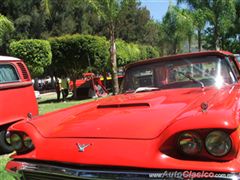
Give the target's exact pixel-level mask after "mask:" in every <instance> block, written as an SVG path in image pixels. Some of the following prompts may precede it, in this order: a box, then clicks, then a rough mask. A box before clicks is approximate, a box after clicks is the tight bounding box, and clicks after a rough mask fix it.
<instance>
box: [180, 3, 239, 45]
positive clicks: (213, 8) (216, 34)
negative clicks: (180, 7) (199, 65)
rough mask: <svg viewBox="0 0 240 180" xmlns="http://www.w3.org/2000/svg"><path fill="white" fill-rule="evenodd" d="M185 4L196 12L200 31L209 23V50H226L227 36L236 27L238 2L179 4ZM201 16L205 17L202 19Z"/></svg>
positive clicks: (207, 38)
mask: <svg viewBox="0 0 240 180" xmlns="http://www.w3.org/2000/svg"><path fill="white" fill-rule="evenodd" d="M182 2H185V3H187V4H188V6H189V8H190V9H191V10H193V11H195V13H196V15H195V21H198V22H197V26H198V30H200V29H202V27H203V26H205V22H206V21H207V22H208V23H209V26H208V28H207V29H206V30H207V34H206V35H207V36H206V39H205V40H206V42H207V44H206V45H205V47H206V48H208V49H225V43H226V41H227V34H228V32H229V30H230V29H231V28H232V27H233V26H234V22H235V17H236V0H214V1H212V0H205V1H196V0H178V3H182ZM201 15H203V16H202V17H201Z"/></svg>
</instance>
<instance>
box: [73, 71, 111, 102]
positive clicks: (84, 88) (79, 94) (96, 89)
mask: <svg viewBox="0 0 240 180" xmlns="http://www.w3.org/2000/svg"><path fill="white" fill-rule="evenodd" d="M69 86H70V91H73V81H70V83H69ZM107 95H108V90H107V89H106V88H105V86H104V85H103V83H102V81H101V80H100V78H99V77H96V76H95V75H94V73H83V78H82V79H78V80H76V98H77V99H88V98H97V97H105V96H107Z"/></svg>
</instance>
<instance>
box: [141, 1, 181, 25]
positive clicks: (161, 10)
mask: <svg viewBox="0 0 240 180" xmlns="http://www.w3.org/2000/svg"><path fill="white" fill-rule="evenodd" d="M170 1H171V2H172V4H173V5H176V3H177V0H140V2H141V5H142V6H143V7H144V6H146V7H147V9H148V10H149V11H150V13H151V17H152V18H153V19H154V20H157V21H162V18H163V16H164V15H165V14H166V12H167V9H168V5H169V3H170Z"/></svg>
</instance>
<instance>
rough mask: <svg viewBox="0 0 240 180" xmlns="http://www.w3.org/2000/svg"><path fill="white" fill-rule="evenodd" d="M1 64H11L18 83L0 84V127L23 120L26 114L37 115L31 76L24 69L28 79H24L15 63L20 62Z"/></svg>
mask: <svg viewBox="0 0 240 180" xmlns="http://www.w3.org/2000/svg"><path fill="white" fill-rule="evenodd" d="M0 63H1V64H6V63H7V64H11V65H13V66H14V67H15V69H16V70H17V72H18V74H19V82H16V83H4V84H0V102H1V103H0V117H1V120H0V125H5V124H8V123H11V122H15V121H18V120H23V119H24V118H26V117H27V114H28V113H32V115H33V116H35V115H37V114H38V105H37V101H36V97H35V95H34V90H33V87H32V81H31V76H30V74H29V72H28V70H27V67H26V66H25V65H24V64H23V66H24V67H25V68H26V73H27V74H28V77H29V79H27V80H26V79H24V77H23V74H22V71H21V69H20V68H19V66H18V65H17V63H23V62H22V61H2V62H1V61H0Z"/></svg>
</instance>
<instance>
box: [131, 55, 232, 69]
mask: <svg viewBox="0 0 240 180" xmlns="http://www.w3.org/2000/svg"><path fill="white" fill-rule="evenodd" d="M209 55H220V56H234V55H233V54H232V53H231V52H228V51H203V52H193V53H184V54H176V55H169V56H163V57H158V58H152V59H146V60H142V61H138V62H134V63H131V64H128V65H127V66H126V68H130V67H134V66H137V65H141V64H148V63H152V62H157V61H161V60H171V59H177V58H186V57H198V56H209Z"/></svg>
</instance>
